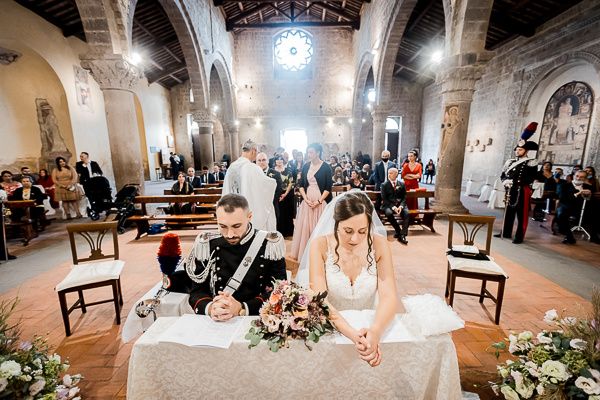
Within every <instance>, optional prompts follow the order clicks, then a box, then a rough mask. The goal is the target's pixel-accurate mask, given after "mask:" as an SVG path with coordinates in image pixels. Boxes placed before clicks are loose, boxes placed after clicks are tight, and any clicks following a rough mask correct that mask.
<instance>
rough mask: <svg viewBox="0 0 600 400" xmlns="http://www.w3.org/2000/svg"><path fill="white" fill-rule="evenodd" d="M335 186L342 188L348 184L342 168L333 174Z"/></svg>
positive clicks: (338, 168)
mask: <svg viewBox="0 0 600 400" xmlns="http://www.w3.org/2000/svg"><path fill="white" fill-rule="evenodd" d="M331 179H332V180H333V186H341V185H345V184H346V178H345V177H344V173H343V172H342V167H337V168H336V169H335V172H334V173H333V177H332V178H331Z"/></svg>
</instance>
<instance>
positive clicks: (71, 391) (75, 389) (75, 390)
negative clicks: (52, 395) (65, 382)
mask: <svg viewBox="0 0 600 400" xmlns="http://www.w3.org/2000/svg"><path fill="white" fill-rule="evenodd" d="M77 393H79V388H78V387H77V386H76V387H72V388H71V389H69V397H68V398H69V399H70V398H72V397H74V396H75V395H76V394H77Z"/></svg>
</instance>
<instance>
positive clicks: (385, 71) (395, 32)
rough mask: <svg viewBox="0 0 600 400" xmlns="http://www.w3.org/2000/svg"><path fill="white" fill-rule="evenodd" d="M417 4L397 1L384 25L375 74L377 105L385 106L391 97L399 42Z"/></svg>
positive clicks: (407, 0)
mask: <svg viewBox="0 0 600 400" xmlns="http://www.w3.org/2000/svg"><path fill="white" fill-rule="evenodd" d="M416 4H417V0H405V1H397V2H396V4H395V5H394V9H393V10H392V13H391V14H390V19H389V21H387V22H388V23H387V24H386V25H385V26H386V27H387V28H386V30H385V32H384V35H383V38H382V47H381V48H382V50H381V55H380V57H379V62H378V63H377V68H374V71H373V72H375V74H376V75H375V89H376V91H377V101H376V103H377V104H385V103H387V102H388V101H389V99H390V97H391V90H392V79H393V77H394V64H395V62H396V56H397V55H398V49H399V48H400V42H401V41H402V36H403V35H404V30H405V29H406V25H407V23H408V20H409V18H410V16H411V14H412V12H413V10H414V8H415V6H416Z"/></svg>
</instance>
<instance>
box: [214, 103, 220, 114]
mask: <svg viewBox="0 0 600 400" xmlns="http://www.w3.org/2000/svg"><path fill="white" fill-rule="evenodd" d="M217 111H219V105H218V104H215V105H214V106H213V112H214V113H216V112H217Z"/></svg>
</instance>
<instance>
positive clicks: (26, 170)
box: [19, 167, 39, 185]
mask: <svg viewBox="0 0 600 400" xmlns="http://www.w3.org/2000/svg"><path fill="white" fill-rule="evenodd" d="M23 175H27V176H30V177H31V183H33V184H34V185H36V184H37V180H38V178H39V175H38V174H35V173H33V171H32V170H31V169H30V168H29V167H21V176H23ZM19 181H21V179H20V177H19Z"/></svg>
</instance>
